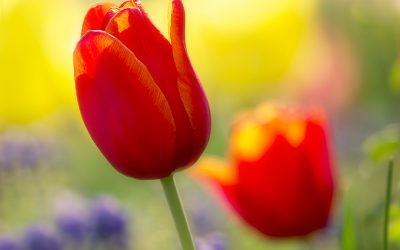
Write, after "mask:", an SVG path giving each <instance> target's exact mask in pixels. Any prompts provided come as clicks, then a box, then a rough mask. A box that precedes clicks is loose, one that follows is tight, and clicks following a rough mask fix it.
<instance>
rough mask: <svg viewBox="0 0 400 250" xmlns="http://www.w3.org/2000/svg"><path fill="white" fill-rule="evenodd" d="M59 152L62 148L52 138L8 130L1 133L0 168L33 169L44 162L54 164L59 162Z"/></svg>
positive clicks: (6, 169) (7, 169)
mask: <svg viewBox="0 0 400 250" xmlns="http://www.w3.org/2000/svg"><path fill="white" fill-rule="evenodd" d="M59 152H61V150H60V148H59V147H58V145H57V144H56V143H55V142H54V140H51V138H42V137H36V136H33V135H29V134H25V133H21V132H6V133H4V134H2V135H0V170H3V171H9V170H13V169H14V168H15V167H23V168H27V169H32V168H34V167H38V166H40V165H42V163H47V164H50V165H54V164H56V163H58V162H59V158H60V157H59V156H60V155H61V154H60V153H59ZM63 153H65V152H63Z"/></svg>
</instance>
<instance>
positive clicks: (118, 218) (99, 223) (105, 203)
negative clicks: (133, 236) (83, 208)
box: [90, 197, 128, 249]
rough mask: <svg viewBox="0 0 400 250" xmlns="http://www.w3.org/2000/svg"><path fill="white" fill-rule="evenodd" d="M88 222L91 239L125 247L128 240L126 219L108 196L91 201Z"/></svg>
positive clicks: (116, 247) (117, 247)
mask: <svg viewBox="0 0 400 250" xmlns="http://www.w3.org/2000/svg"><path fill="white" fill-rule="evenodd" d="M90 223H91V231H92V233H93V239H94V240H95V241H100V242H108V243H112V244H113V245H114V247H115V248H114V249H125V248H126V246H127V241H128V238H127V236H128V220H127V217H126V216H125V214H124V212H123V211H122V209H121V208H120V207H119V206H118V205H117V203H116V202H115V201H114V200H112V199H110V198H104V197H103V198H100V199H97V200H96V201H94V202H93V203H92V207H91V210H90Z"/></svg>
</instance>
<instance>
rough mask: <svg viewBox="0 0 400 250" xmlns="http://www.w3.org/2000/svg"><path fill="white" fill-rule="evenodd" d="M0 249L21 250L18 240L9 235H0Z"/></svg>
mask: <svg viewBox="0 0 400 250" xmlns="http://www.w3.org/2000/svg"><path fill="white" fill-rule="evenodd" d="M0 250H22V246H21V244H20V242H19V241H18V240H17V239H15V238H13V237H10V236H0Z"/></svg>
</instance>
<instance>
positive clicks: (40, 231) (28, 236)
mask: <svg viewBox="0 0 400 250" xmlns="http://www.w3.org/2000/svg"><path fill="white" fill-rule="evenodd" d="M23 243H24V249H26V250H61V249H63V247H62V244H61V241H60V239H59V238H58V236H57V235H56V234H55V233H54V232H53V231H51V230H50V229H49V228H47V227H46V226H43V225H34V226H31V227H30V228H28V229H27V230H26V232H25V235H24V239H23Z"/></svg>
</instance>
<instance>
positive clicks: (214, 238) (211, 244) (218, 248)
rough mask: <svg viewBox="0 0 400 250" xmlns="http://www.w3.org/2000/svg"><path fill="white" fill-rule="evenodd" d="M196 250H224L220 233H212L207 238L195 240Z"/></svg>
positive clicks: (225, 247)
mask: <svg viewBox="0 0 400 250" xmlns="http://www.w3.org/2000/svg"><path fill="white" fill-rule="evenodd" d="M196 247H197V250H226V249H227V245H226V240H225V238H224V237H223V235H222V234H220V233H213V234H210V235H208V236H207V237H202V238H197V239H196Z"/></svg>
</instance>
